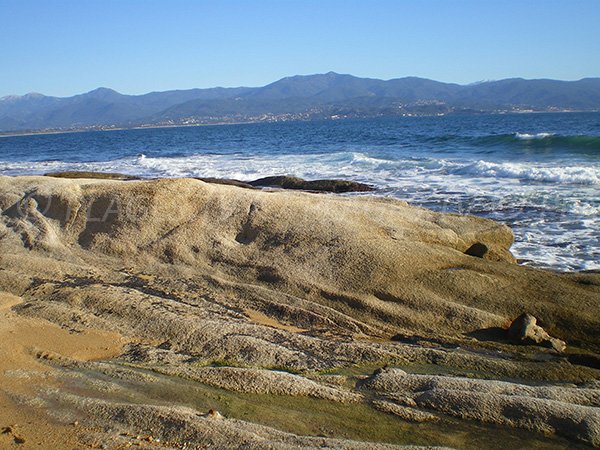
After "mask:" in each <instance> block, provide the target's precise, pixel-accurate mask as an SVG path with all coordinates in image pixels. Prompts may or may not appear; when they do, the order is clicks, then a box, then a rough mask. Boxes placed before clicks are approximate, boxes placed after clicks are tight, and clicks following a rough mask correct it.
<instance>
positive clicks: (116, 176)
mask: <svg viewBox="0 0 600 450" xmlns="http://www.w3.org/2000/svg"><path fill="white" fill-rule="evenodd" d="M44 176H45V177H53V178H91V179H96V180H122V181H131V180H141V178H140V177H134V176H132V175H125V174H122V173H110V172H85V171H67V172H51V173H46V174H44Z"/></svg>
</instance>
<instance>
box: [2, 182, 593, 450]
mask: <svg viewBox="0 0 600 450" xmlns="http://www.w3.org/2000/svg"><path fill="white" fill-rule="evenodd" d="M0 210H1V214H0V291H5V292H7V293H9V294H10V295H12V296H18V298H19V302H18V303H15V304H12V303H11V306H10V311H11V314H12V315H17V316H18V317H21V318H26V319H27V320H31V321H36V323H37V324H38V325H40V324H42V325H43V324H50V323H52V324H54V325H58V326H59V327H60V328H59V329H60V330H63V332H65V333H71V334H73V335H74V336H79V335H87V333H88V332H89V331H90V330H97V332H98V333H102V335H110V336H118V340H119V342H121V341H122V342H126V345H124V347H123V351H122V354H121V355H120V356H118V357H116V358H113V359H112V360H111V361H85V360H84V359H85V358H82V357H81V355H84V354H86V353H85V352H84V351H83V350H85V349H80V350H82V351H81V352H79V351H75V350H74V351H71V352H69V354H68V355H64V354H61V352H60V351H59V350H60V347H57V348H58V349H59V350H56V349H55V350H54V351H50V350H52V349H48V348H43V347H44V346H43V344H40V348H36V349H35V350H34V351H31V352H29V353H27V354H26V356H27V357H28V358H33V359H34V360H35V364H32V365H31V367H35V368H38V367H39V366H43V367H47V370H46V371H45V372H43V374H44V376H41V375H39V374H36V373H34V372H35V370H34V369H27V370H29V371H27V370H25V371H14V370H12V369H11V370H12V371H11V372H10V373H8V374H6V373H5V374H4V376H7V377H14V378H15V379H17V380H20V379H21V378H19V377H22V379H27V380H33V381H31V382H28V383H27V386H31V388H32V391H31V392H26V393H20V394H19V396H17V395H15V393H14V392H13V393H11V396H8V397H7V398H9V399H14V400H10V401H14V402H22V404H23V405H25V404H26V405H30V406H28V407H31V408H42V409H43V408H46V410H47V409H51V408H50V406H49V405H60V407H58V406H56V409H55V410H53V412H54V413H55V415H56V417H57V420H61V421H63V422H64V423H67V424H68V423H71V422H74V421H77V422H78V423H80V424H83V425H81V426H84V427H85V426H90V427H96V428H94V430H97V429H98V428H97V427H98V426H100V427H105V428H106V429H113V428H114V427H118V428H119V429H120V430H121V429H122V430H125V431H124V432H127V433H133V434H135V435H137V434H139V432H138V431H136V428H137V427H139V426H140V424H141V423H142V421H143V420H146V419H145V418H144V417H140V415H141V416H144V415H146V416H147V418H148V419H147V420H148V421H147V426H148V427H152V428H154V429H155V430H158V431H154V432H153V433H154V434H153V435H152V436H153V437H155V438H160V439H162V440H163V441H164V440H173V441H174V442H176V441H177V440H178V439H179V440H187V439H190V440H191V441H193V442H198V443H199V444H198V445H206V444H209V443H215V445H216V444H218V443H222V442H223V441H219V439H230V438H231V439H234V440H235V439H239V441H237V445H238V446H241V445H243V443H244V442H247V443H250V444H251V446H260V445H262V446H263V447H265V446H266V447H268V446H273V447H276V446H279V447H278V448H281V446H285V445H288V446H292V447H294V446H296V447H301V446H307V447H310V446H315V445H324V446H332V447H336V446H338V447H340V446H343V447H344V448H351V447H352V446H357V448H360V446H367V447H368V448H373V447H369V446H370V445H372V444H370V443H360V442H359V443H356V442H357V439H358V440H361V441H365V442H366V441H372V440H377V439H381V438H380V437H378V436H381V433H389V434H387V435H386V436H388V437H387V438H386V439H388V440H389V441H391V442H396V443H400V444H413V443H415V442H417V441H418V442H419V443H422V444H424V445H438V444H439V445H453V444H452V443H453V442H459V444H457V445H456V446H458V447H461V448H463V447H465V445H463V444H464V443H463V442H461V441H457V439H458V437H457V436H455V435H452V433H456V434H457V435H468V436H471V437H473V439H475V438H476V437H477V436H480V435H484V433H482V432H481V430H482V428H476V429H474V428H472V427H474V425H472V423H471V422H464V425H463V422H460V419H462V418H467V419H475V420H477V421H480V422H481V423H489V422H493V423H496V424H500V425H503V426H506V427H513V426H514V427H520V428H524V429H528V430H535V431H541V432H544V433H547V432H552V433H556V434H559V435H562V436H565V437H566V438H568V439H570V440H573V441H581V442H586V443H589V444H593V445H598V444H597V431H596V429H597V428H596V427H597V422H596V420H597V415H596V414H597V410H598V391H597V389H596V387H597V386H596V385H595V384H594V383H597V381H595V380H597V379H598V378H599V377H600V371H599V370H598V369H597V368H595V367H594V364H592V363H593V362H594V361H596V359H595V358H597V354H598V349H599V348H600V310H599V307H600V306H599V305H600V275H598V274H556V273H552V272H547V271H542V270H536V269H532V268H527V267H520V266H518V265H516V264H514V258H513V257H512V255H511V254H510V245H511V244H512V239H513V237H512V233H511V231H510V229H508V228H507V227H506V226H504V225H501V224H497V223H495V222H492V221H489V220H485V219H481V218H476V217H469V216H460V215H454V214H440V213H435V212H432V211H428V210H425V209H422V208H415V207H410V206H408V205H407V204H406V203H404V202H401V201H396V200H391V199H383V198H377V197H356V198H345V197H334V196H316V195H310V194H306V193H301V192H283V191H276V192H268V191H261V190H253V189H240V188H239V187H237V186H226V185H217V184H207V183H204V182H202V181H199V180H191V179H182V180H176V179H173V180H151V181H149V180H148V181H134V180H131V181H127V182H125V181H115V180H103V179H95V180H94V179H67V178H53V177H16V178H11V177H0ZM476 243H481V244H483V245H485V246H486V248H487V249H488V251H487V252H486V253H485V255H483V258H474V257H472V256H469V255H466V254H465V253H464V252H465V250H467V249H469V248H470V247H472V246H473V245H474V244H476ZM11 298H12V297H11ZM523 310H527V311H529V312H530V313H531V314H532V315H534V317H537V318H539V319H540V321H541V323H543V324H544V327H545V329H546V330H547V332H548V333H549V334H550V335H552V336H556V337H557V338H559V339H563V340H565V341H567V342H569V349H568V351H567V352H565V353H564V356H561V355H557V354H556V352H553V351H551V350H550V349H547V348H544V347H538V348H533V349H532V348H531V347H528V346H515V345H509V344H506V345H505V344H503V343H497V342H492V341H489V342H488V341H483V340H477V339H476V338H473V337H471V336H473V333H474V332H476V331H478V330H489V329H501V330H504V329H506V328H507V327H508V324H509V323H510V319H511V318H513V317H515V316H517V315H518V314H520V313H521V312H522V311H523ZM11 317H13V316H11ZM400 335H401V336H418V337H419V338H415V339H413V340H409V339H405V340H403V341H401V342H399V341H392V340H391V338H392V337H393V336H400ZM571 347H573V348H574V349H575V350H576V352H577V353H569V351H570V349H571ZM76 350H77V349H76ZM78 355H79V356H78ZM583 360H585V361H586V362H588V364H584V365H580V364H577V361H583ZM589 361H591V362H592V363H589ZM384 364H388V365H390V366H403V367H415V368H419V367H425V368H427V370H435V371H436V373H438V375H416V374H409V373H406V372H394V369H387V370H382V371H381V373H380V374H379V375H376V376H374V377H370V378H368V379H366V380H365V379H364V376H363V375H364V374H361V373H362V372H361V373H358V374H357V373H354V372H353V371H359V372H360V371H366V372H368V373H370V372H371V371H372V370H373V369H372V367H373V366H382V365H384ZM367 367H370V369H369V370H368V371H367V369H366V368H367ZM36 370H37V369H36ZM345 370H346V371H348V374H344V371H345ZM415 370H417V369H415ZM337 371H341V372H340V373H339V374H338V373H337ZM287 372H292V373H287ZM366 372H364V373H366ZM3 373H4V372H3ZM332 374H333V375H332ZM450 374H453V376H449V375H450ZM392 375H393V376H392ZM467 375H468V377H467ZM469 377H471V378H469ZM473 377H484V378H491V379H490V380H476V379H472V378H473ZM499 378H503V379H506V378H518V379H522V380H529V381H536V382H538V383H539V382H545V383H547V385H545V386H537V387H535V386H529V385H528V384H527V383H525V382H524V383H523V384H520V383H512V384H510V383H508V384H506V383H502V382H500V381H497V379H499ZM495 379H496V380H495ZM564 383H572V384H573V386H572V387H565V386H564ZM582 383H587V386H589V387H586V388H583V387H577V385H579V384H582ZM16 384H17V383H14V385H16ZM21 384H22V383H21ZM3 386H4V385H3ZM195 386H204V388H203V389H205V390H206V392H204V391H203V392H204V393H206V395H208V394H210V395H213V397H210V398H214V399H216V400H215V402H218V401H220V400H219V399H220V398H223V397H227V402H225V401H221V403H220V405H216V406H213V405H203V406H202V408H201V410H200V409H194V408H195V406H194V405H195V404H194V403H191V400H190V399H188V397H187V396H186V395H185V393H186V392H187V391H186V390H193V389H194V387H195ZM590 386H591V387H590ZM142 391H143V395H142ZM171 394H172V395H171ZM2 395H3V393H2V392H0V400H2V399H3V398H4V397H2ZM244 396H250V397H244ZM252 396H266V397H260V401H259V400H257V399H258V397H252ZM105 397H107V398H108V397H110V399H108V400H105V401H104V402H102V401H99V400H98V399H99V398H105ZM242 397H243V398H245V399H246V400H244V401H245V402H246V403H245V404H246V405H247V407H248V411H249V412H247V414H248V415H247V416H246V415H241V413H240V416H238V418H237V419H231V418H230V417H229V416H228V414H229V415H231V414H233V415H235V414H236V410H235V409H234V410H229V411H228V414H223V413H222V411H223V410H222V408H226V407H227V405H229V404H231V402H234V401H236V399H238V398H242ZM281 397H284V398H285V399H290V400H289V402H290V404H291V402H293V401H295V402H299V403H298V404H299V405H301V406H302V405H304V404H305V403H304V402H307V403H306V405H308V404H310V405H311V407H315V410H314V411H313V410H309V411H307V410H306V409H303V407H298V408H297V409H296V410H295V414H299V415H302V414H306V415H307V416H302V419H301V420H296V421H294V420H290V421H289V422H286V426H289V427H291V429H292V431H295V432H296V431H297V432H296V433H295V434H294V433H291V432H286V433H284V434H281V433H283V432H282V431H278V430H277V429H276V427H273V426H269V427H267V428H268V429H269V430H268V431H264V429H262V428H260V427H259V428H253V426H254V425H256V424H253V423H252V422H253V420H258V418H257V417H258V414H257V413H256V409H253V408H255V406H252V405H256V404H259V405H261V404H264V402H266V400H265V399H266V398H271V399H273V398H276V399H280V398H281ZM202 398H204V394H203V395H200V396H199V397H198V398H196V400H195V401H200V400H198V399H202ZM292 399H293V400H292ZM7 401H8V400H7ZM286 402H287V400H286V401H284V402H282V403H283V404H284V405H285V404H286ZM315 402H316V403H315ZM319 402H324V403H319ZM382 402H383V403H382ZM166 403H168V404H166ZM44 405H45V406H44ZM248 405H250V406H248ZM324 405H329V406H327V407H325V406H324ZM331 405H334V406H331ZM373 406H377V407H378V408H379V409H380V410H381V409H385V410H386V411H387V414H383V413H380V412H377V411H375V410H374V409H373ZM181 408H188V409H181ZM198 408H199V406H198ZM213 408H214V409H215V410H217V411H219V412H220V413H222V414H223V416H224V418H223V419H222V420H221V419H219V420H213V422H217V423H219V424H223V425H222V427H221V425H214V423H213V422H211V423H210V426H209V425H207V424H209V422H206V421H207V420H211V419H210V418H207V417H206V414H207V411H208V410H209V409H213ZM282 408H283V409H280V410H277V412H273V411H272V412H271V414H272V417H271V419H269V420H272V421H273V422H272V423H279V422H277V421H278V420H280V419H281V417H282V416H283V417H284V418H285V407H283V406H282ZM307 408H308V407H307ZM319 408H321V409H319ZM328 408H329V409H328ZM477 408H480V410H481V411H482V412H481V415H479V416H473V414H474V413H473V412H472V411H471V410H476V409H477ZM503 408H504V409H503ZM512 409H514V410H515V411H516V412H515V413H514V414H512V413H511V414H512V415H511V414H509V413H508V412H510V411H509V410H512ZM321 410H323V411H335V412H328V413H327V414H330V415H332V414H341V415H342V416H341V419H342V423H344V424H346V423H347V424H348V425H347V428H345V429H344V430H340V429H339V428H337V429H336V430H335V431H331V430H327V429H325V430H321V429H319V428H310V429H303V428H298V427H300V425H302V424H303V423H304V422H305V419H307V420H308V418H310V417H314V416H315V415H317V418H318V420H316V421H315V422H318V423H322V422H327V420H326V419H325V418H323V417H321V416H318V414H319V411H321ZM355 410H356V411H361V414H362V416H355V415H353V414H354V413H355ZM309 413H310V414H309ZM115 414H116V416H115ZM245 414H246V412H245ZM253 414H254V415H253ZM377 414H378V415H377ZM432 415H433V416H436V417H439V420H438V421H433V422H424V423H422V424H419V427H421V428H419V429H418V430H415V429H413V428H411V433H413V432H414V433H417V434H416V435H415V436H417V437H415V439H416V440H415V441H414V442H413V441H408V442H407V441H402V439H408V437H410V436H413V434H411V433H399V432H398V433H395V431H394V430H395V427H396V426H398V427H402V426H407V425H406V423H408V422H406V421H404V420H402V419H401V417H404V419H406V420H413V419H424V418H428V417H430V416H432ZM275 416H277V417H275ZM361 417H368V420H370V421H372V422H373V423H375V422H379V421H394V422H390V423H393V424H394V425H393V426H392V425H390V427H389V428H387V429H385V430H384V429H382V430H380V431H381V433H379V431H378V433H379V434H378V435H375V434H368V433H369V432H368V430H367V431H365V429H363V428H361V427H360V426H357V424H359V423H362V422H361V420H362V419H361ZM242 419H243V422H244V423H245V424H238V423H237V422H235V424H236V425H235V426H238V425H239V427H238V428H237V430H238V431H239V432H238V434H235V433H234V431H232V430H233V425H232V424H234V422H231V420H242ZM196 421H198V423H196ZM453 421H454V422H453ZM144 423H146V422H144ZM175 423H176V424H181V426H182V428H181V430H183V431H182V432H181V433H180V434H173V433H175V432H174V431H173V424H175ZM270 423H271V422H270ZM385 423H386V424H387V423H388V422H385ZM528 424H531V425H528ZM9 425H10V424H1V423H0V426H9ZM261 426H263V425H261ZM410 426H411V427H414V424H413V425H410ZM481 426H482V427H483V425H481ZM294 427H296V428H294ZM427 427H439V428H427ZM461 427H463V428H461ZM102 429H104V428H102ZM569 429H571V430H572V431H568V430H569ZM244 430H246V431H247V430H250V431H247V432H246V431H244ZM390 430H391V431H390ZM453 430H458V431H453ZM425 431H427V433H426V434H418V433H425ZM87 432H88V434H89V433H92V432H91V431H90V430H88V431H87ZM497 432H498V433H501V432H502V431H501V429H500V431H497ZM93 433H98V432H97V431H94V432H93ZM93 433H92V434H93ZM231 433H233V434H231ZM240 433H241V434H240ZM245 433H246V434H245ZM298 433H300V434H302V433H304V434H307V435H308V434H310V435H312V436H316V435H319V434H324V435H325V436H327V437H323V438H315V437H307V436H298V435H297V434H298ZM348 433H354V434H352V436H354V438H356V439H346V440H344V441H340V440H336V439H337V438H338V437H341V436H347V435H348ZM514 433H515V431H514V430H511V431H510V432H506V433H505V434H504V435H502V436H503V439H506V440H507V441H509V440H510V439H511V436H512V435H513V434H514ZM101 434H102V433H101ZM105 434H106V433H105ZM108 435H110V436H112V437H114V433H113V434H110V433H108ZM108 435H103V436H104V437H102V439H104V438H106V439H108V438H109V437H110V436H108ZM529 435H530V433H529V434H528V435H527V438H528V439H538V438H534V437H530V436H529ZM94 436H96V435H94ZM107 436H108V437H107ZM223 436H225V437H223ZM96 437H97V436H96ZM94 439H96V438H95V437H94ZM539 439H546V440H544V441H543V444H544V446H545V447H552V446H553V445H556V446H558V447H560V446H561V445H563V444H564V442H563V441H553V440H551V439H550V438H545V437H543V435H542V434H540V435H539ZM548 439H550V440H548ZM557 439H559V438H557ZM250 444H249V445H250ZM480 444H481V445H484V446H486V447H489V446H490V445H491V446H492V447H493V445H494V443H493V442H485V443H480ZM219 445H220V444H219ZM382 445H383V444H382ZM467 447H468V445H467ZM492 447H490V448H492ZM558 447H555V448H558Z"/></svg>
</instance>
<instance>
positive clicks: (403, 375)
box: [361, 368, 600, 446]
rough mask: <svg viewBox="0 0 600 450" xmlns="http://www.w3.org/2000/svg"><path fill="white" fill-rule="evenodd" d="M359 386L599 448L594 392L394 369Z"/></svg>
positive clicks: (599, 401) (599, 412)
mask: <svg viewBox="0 0 600 450" xmlns="http://www.w3.org/2000/svg"><path fill="white" fill-rule="evenodd" d="M361 388H362V389H368V390H371V391H374V392H375V393H377V394H378V395H384V396H385V397H386V398H388V399H393V398H394V395H399V396H400V398H402V397H403V396H407V395H410V396H412V397H414V400H415V402H416V404H417V406H419V407H421V408H427V409H432V410H435V411H439V412H441V413H444V414H449V415H453V416H456V417H460V418H463V419H470V420H478V421H481V422H485V423H496V424H499V425H508V426H513V427H519V428H525V429H529V430H533V431H538V432H541V433H556V434H559V435H562V436H565V437H568V438H572V439H575V440H580V441H584V442H587V443H590V444H593V445H596V446H598V445H600V409H599V408H598V406H600V390H598V389H595V388H579V387H562V386H529V385H525V384H519V383H510V382H504V381H496V380H478V379H470V378H464V377H450V376H442V375H423V374H409V373H407V372H405V371H403V370H401V369H395V368H388V369H384V370H382V371H379V372H378V373H375V374H373V375H372V376H371V377H370V378H369V379H368V380H366V382H365V383H363V384H362V386H361ZM386 406H387V405H384V407H386Z"/></svg>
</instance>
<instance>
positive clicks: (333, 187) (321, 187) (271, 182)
mask: <svg viewBox="0 0 600 450" xmlns="http://www.w3.org/2000/svg"><path fill="white" fill-rule="evenodd" d="M250 184H251V185H252V186H265V187H280V188H283V189H300V190H303V191H322V192H337V193H343V192H371V191H374V190H375V188H373V186H369V185H368V184H364V183H358V182H356V181H349V180H312V181H307V180H303V179H302V178H298V177H290V176H274V177H265V178H260V179H258V180H254V181H251V182H250Z"/></svg>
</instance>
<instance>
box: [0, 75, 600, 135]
mask: <svg viewBox="0 0 600 450" xmlns="http://www.w3.org/2000/svg"><path fill="white" fill-rule="evenodd" d="M598 110H600V78H586V79H582V80H579V81H557V80H524V79H521V78H514V79H506V80H500V81H489V82H483V83H477V84H472V85H458V84H450V83H442V82H437V81H433V80H428V79H423V78H416V77H406V78H398V79H392V80H378V79H371V78H358V77H354V76H352V75H341V74H337V73H334V72H329V73H326V74H318V75H307V76H293V77H286V78H283V79H281V80H279V81H276V82H274V83H271V84H268V85H266V86H263V87H255V88H249V87H239V88H210V89H189V90H175V91H166V92H152V93H149V94H144V95H124V94H120V93H118V92H116V91H114V90H112V89H108V88H98V89H95V90H93V91H90V92H88V93H85V94H80V95H76V96H73V97H66V98H59V97H48V96H44V95H42V94H27V95H24V96H8V97H3V98H2V99H0V132H11V131H24V130H29V131H35V130H61V129H89V128H113V127H139V126H161V125H162V126H164V125H191V124H209V123H228V122H257V121H282V120H313V119H328V118H344V117H376V116H382V115H384V116H389V115H432V114H455V113H463V114H464V113H471V114H472V113H485V112H519V111H598Z"/></svg>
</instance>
